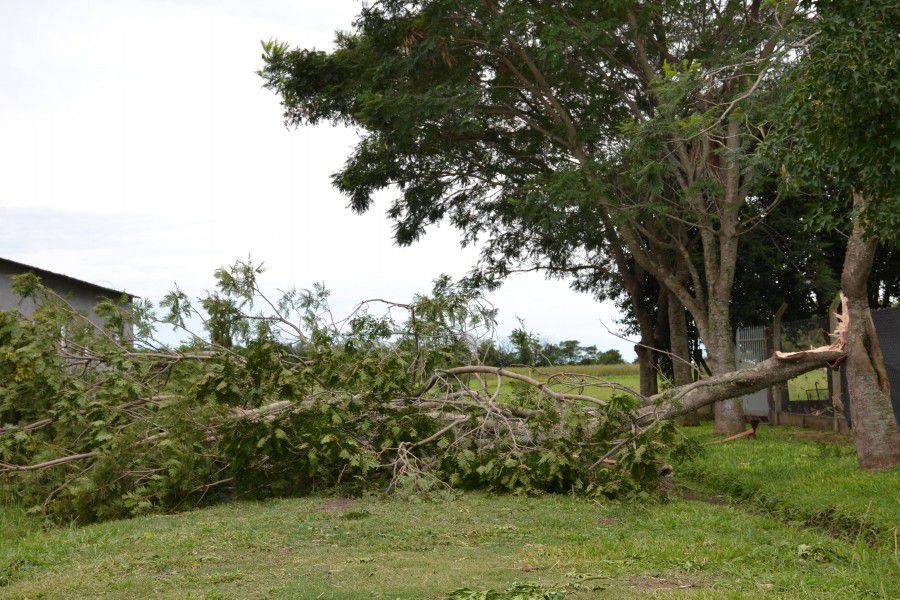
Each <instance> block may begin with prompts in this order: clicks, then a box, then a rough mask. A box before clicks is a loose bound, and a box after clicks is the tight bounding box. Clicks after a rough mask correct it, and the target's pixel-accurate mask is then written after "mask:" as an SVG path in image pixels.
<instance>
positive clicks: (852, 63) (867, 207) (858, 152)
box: [777, 0, 900, 468]
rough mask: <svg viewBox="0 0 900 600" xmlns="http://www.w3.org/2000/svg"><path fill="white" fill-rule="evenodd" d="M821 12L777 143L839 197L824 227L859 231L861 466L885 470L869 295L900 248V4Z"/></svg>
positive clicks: (871, 1)
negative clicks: (885, 253) (877, 270)
mask: <svg viewBox="0 0 900 600" xmlns="http://www.w3.org/2000/svg"><path fill="white" fill-rule="evenodd" d="M817 8H818V11H819V19H820V20H819V23H818V27H817V29H816V32H815V37H814V38H813V39H812V42H811V43H810V46H809V49H808V52H807V53H806V55H805V56H804V57H803V59H802V61H801V62H800V63H799V65H798V67H797V69H796V72H795V73H794V74H793V76H792V77H791V79H790V84H791V87H790V94H789V96H788V98H787V102H786V115H785V118H784V119H782V121H781V122H782V123H784V124H785V126H784V127H783V128H781V130H780V131H778V132H777V133H778V134H779V135H778V137H777V140H778V142H779V143H780V144H782V145H783V146H784V147H785V148H786V152H784V159H783V160H784V164H785V171H786V173H787V174H788V176H789V177H791V178H794V179H796V180H798V182H799V183H802V184H803V185H806V186H809V185H811V184H813V183H815V184H818V185H819V186H820V188H821V189H823V190H828V191H829V193H828V194H827V195H826V196H824V197H823V200H822V202H821V203H820V204H819V209H818V211H817V213H816V214H815V215H814V216H815V217H816V218H817V221H818V222H819V223H820V224H821V225H822V226H823V227H826V228H831V229H837V228H841V227H848V226H849V229H850V235H849V239H848V242H847V250H846V254H845V256H844V264H843V272H842V274H841V289H842V291H843V293H844V296H845V298H846V311H847V316H848V317H849V336H848V343H847V359H846V363H845V368H846V370H847V381H848V386H849V393H850V410H851V417H852V421H853V437H854V440H855V442H856V449H857V455H858V459H859V464H860V466H861V467H864V468H879V467H886V466H891V465H895V464H898V463H900V427H898V424H897V419H896V417H895V415H894V412H893V410H892V407H891V394H890V384H889V381H888V378H887V373H886V370H885V366H884V359H883V358H882V355H881V349H880V346H879V342H878V336H877V335H876V334H875V328H874V326H873V325H872V318H871V315H870V313H869V301H870V291H869V289H868V282H869V279H870V275H871V271H872V263H873V260H874V258H875V256H876V251H877V246H878V244H879V242H881V243H882V244H884V245H886V246H888V247H893V248H897V245H898V243H900V186H898V182H900V153H898V147H897V141H898V140H900V127H898V125H900V45H898V43H897V32H898V31H900V2H898V1H897V0H820V2H819V3H818V6H817ZM876 292H877V290H876ZM884 293H888V294H889V293H890V292H889V291H888V290H885V292H884Z"/></svg>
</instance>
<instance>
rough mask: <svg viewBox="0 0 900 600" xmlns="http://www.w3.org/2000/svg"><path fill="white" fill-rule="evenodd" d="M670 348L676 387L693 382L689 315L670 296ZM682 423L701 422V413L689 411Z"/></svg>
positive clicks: (696, 423) (673, 379) (692, 423)
mask: <svg viewBox="0 0 900 600" xmlns="http://www.w3.org/2000/svg"><path fill="white" fill-rule="evenodd" d="M668 313H669V314H668V317H669V347H670V348H669V349H670V350H671V352H672V375H673V377H672V384H673V386H674V387H678V386H682V385H687V384H689V383H691V365H690V362H691V351H690V345H689V344H688V331H687V317H686V316H685V313H684V307H682V306H681V304H679V303H678V301H677V300H676V299H675V298H674V297H672V296H671V295H670V296H669V302H668ZM681 424H682V425H688V426H695V425H699V424H700V414H699V413H698V412H697V411H696V410H692V411H689V412H687V413H685V415H684V416H683V417H682V419H681Z"/></svg>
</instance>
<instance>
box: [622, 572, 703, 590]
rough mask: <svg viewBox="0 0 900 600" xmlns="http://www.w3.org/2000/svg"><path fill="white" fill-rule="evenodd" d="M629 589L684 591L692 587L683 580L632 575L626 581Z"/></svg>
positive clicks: (692, 585)
mask: <svg viewBox="0 0 900 600" xmlns="http://www.w3.org/2000/svg"><path fill="white" fill-rule="evenodd" d="M628 582H629V583H630V584H631V587H634V588H637V589H639V590H644V591H651V590H685V589H687V588H692V587H694V584H693V583H692V582H690V581H685V580H683V579H664V578H662V577H643V576H639V575H634V576H632V577H631V578H629V579H628Z"/></svg>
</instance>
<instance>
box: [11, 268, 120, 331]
mask: <svg viewBox="0 0 900 600" xmlns="http://www.w3.org/2000/svg"><path fill="white" fill-rule="evenodd" d="M28 272H31V273H34V274H35V275H37V276H38V277H40V278H41V282H42V283H43V284H44V285H45V286H47V287H48V288H50V289H51V290H53V291H54V292H56V293H57V294H59V295H60V296H62V297H63V298H65V299H66V300H67V301H68V302H69V304H70V305H71V306H72V307H73V308H75V309H76V310H78V311H79V312H80V313H82V314H84V315H85V316H87V318H88V319H90V320H91V322H93V323H95V324H97V325H102V324H103V320H102V319H101V318H100V317H98V316H97V315H96V314H95V313H94V306H96V304H97V303H98V302H99V301H100V300H102V299H104V298H106V299H109V300H114V301H118V300H120V299H122V298H124V299H125V302H127V303H129V304H130V303H131V301H132V300H133V299H134V298H136V296H134V295H133V294H129V293H127V292H122V291H120V290H114V289H112V288H109V287H105V286H102V285H97V284H95V283H90V282H88V281H82V280H81V279H76V278H75V277H70V276H68V275H63V274H61V273H54V272H53V271H48V270H46V269H41V268H39V267H34V266H31V265H26V264H24V263H20V262H17V261H14V260H10V259H8V258H0V310H12V309H14V308H17V309H19V311H20V312H21V313H22V314H23V315H26V316H27V315H29V314H31V313H32V312H33V311H34V308H35V306H34V303H33V302H32V301H31V300H30V299H23V298H22V297H21V296H19V295H18V294H16V293H15V292H14V291H13V290H12V281H11V277H12V276H13V275H19V274H22V273H28Z"/></svg>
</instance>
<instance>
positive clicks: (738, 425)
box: [704, 303, 744, 435]
mask: <svg viewBox="0 0 900 600" xmlns="http://www.w3.org/2000/svg"><path fill="white" fill-rule="evenodd" d="M717 304H719V305H718V306H710V310H709V321H710V323H709V325H710V326H709V329H710V331H709V332H708V334H707V336H706V339H704V342H705V343H706V349H707V352H708V353H709V359H710V368H711V370H712V373H713V375H724V374H725V373H730V372H732V371H734V369H735V367H736V363H735V356H734V340H733V339H732V334H731V318H730V314H729V310H728V306H727V305H722V304H721V303H717ZM713 417H714V419H715V425H714V426H713V431H714V432H715V433H718V434H720V435H734V434H736V433H740V432H741V431H743V430H744V410H743V407H742V405H741V399H740V398H739V397H737V398H726V399H723V400H720V401H718V402H716V403H715V405H714V406H713Z"/></svg>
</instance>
